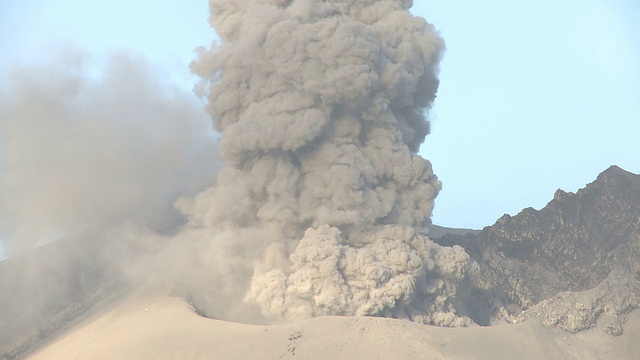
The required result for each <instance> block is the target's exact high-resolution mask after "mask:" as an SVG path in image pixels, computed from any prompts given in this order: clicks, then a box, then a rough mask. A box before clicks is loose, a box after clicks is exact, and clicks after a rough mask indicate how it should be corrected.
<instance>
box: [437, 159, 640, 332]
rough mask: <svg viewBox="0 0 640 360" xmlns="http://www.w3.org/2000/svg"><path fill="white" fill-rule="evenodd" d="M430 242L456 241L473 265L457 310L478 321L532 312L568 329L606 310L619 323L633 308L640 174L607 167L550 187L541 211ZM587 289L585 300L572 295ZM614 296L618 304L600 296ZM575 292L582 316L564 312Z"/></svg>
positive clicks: (639, 272) (639, 244)
mask: <svg viewBox="0 0 640 360" xmlns="http://www.w3.org/2000/svg"><path fill="white" fill-rule="evenodd" d="M436 241H437V242H439V243H440V244H442V245H460V246H462V247H464V248H465V249H466V251H467V252H468V253H469V254H470V255H471V257H472V258H473V259H474V260H476V261H477V262H478V264H479V270H478V272H477V274H476V275H475V278H474V279H473V286H471V290H468V291H469V292H470V293H469V294H467V296H466V299H465V300H464V302H466V304H462V308H463V309H466V311H467V312H468V313H469V316H471V317H472V318H473V319H474V320H476V322H478V323H480V324H489V323H491V322H492V321H495V320H496V319H501V318H502V319H507V320H510V321H518V320H523V319H526V318H528V317H530V316H532V314H537V315H540V316H546V319H547V321H545V322H546V323H547V324H549V325H552V326H559V327H561V328H563V329H565V330H569V331H572V332H575V331H579V330H581V329H582V328H584V327H591V326H594V325H595V323H596V321H597V319H598V318H599V315H600V314H604V313H605V307H606V312H607V316H609V315H611V316H614V315H615V316H616V320H612V321H613V322H616V321H618V322H619V320H620V318H621V317H622V316H623V315H624V313H626V312H628V311H631V310H632V309H633V308H637V307H638V298H639V296H638V294H639V293H638V292H637V291H638V289H640V286H638V283H637V282H638V278H639V277H640V260H639V259H640V176H639V175H635V174H632V173H629V172H627V171H625V170H622V169H620V168H619V167H617V166H612V167H610V168H609V169H607V170H606V171H604V172H603V173H601V174H600V175H599V176H598V178H597V179H596V180H595V181H594V182H592V183H591V184H588V185H587V186H586V187H585V188H583V189H581V190H579V191H578V192H577V193H576V194H572V193H567V192H564V191H562V190H558V191H556V193H555V196H554V199H553V200H551V202H549V203H548V204H547V206H545V207H544V208H543V209H541V210H538V211H536V210H534V209H532V208H527V209H524V210H523V211H522V212H520V213H519V214H518V215H516V216H513V217H512V216H509V215H504V216H503V217H501V218H500V219H499V220H498V221H497V222H496V223H495V224H494V225H492V226H489V227H486V228H484V229H483V230H482V231H481V232H480V233H478V234H468V235H465V236H457V235H453V234H447V235H444V236H443V237H442V238H440V239H436ZM614 273H615V276H613V275H612V274H614ZM598 289H600V290H598ZM587 290H589V291H590V293H589V294H590V295H588V297H589V299H586V298H584V296H587V295H584V294H583V295H578V293H580V292H585V291H587ZM613 293H615V294H618V296H617V298H619V299H620V304H619V305H620V306H617V305H616V301H617V300H616V301H614V300H615V299H613V298H611V299H610V296H609V295H606V294H613ZM570 294H574V295H570ZM578 297H580V298H581V300H580V301H582V302H583V303H584V304H587V305H584V304H582V305H580V306H578V307H581V306H582V307H583V308H581V309H580V311H578V312H581V314H582V315H580V317H581V319H582V320H577V317H576V316H571V313H572V311H573V313H576V311H574V310H576V307H575V306H574V305H575V304H571V303H572V302H575V301H578V300H576V299H577V298H578ZM536 304H539V305H536ZM589 304H590V305H589ZM611 304H613V305H611ZM534 307H535V309H534ZM587 308H588V309H587ZM527 309H531V310H530V311H528V312H525V313H522V311H524V310H527ZM563 309H564V310H563ZM551 312H553V313H554V314H555V315H553V314H551ZM612 314H613V315H612ZM518 316H520V317H519V318H518ZM572 322H573V323H572ZM570 323H572V324H570ZM615 332H616V331H612V333H615Z"/></svg>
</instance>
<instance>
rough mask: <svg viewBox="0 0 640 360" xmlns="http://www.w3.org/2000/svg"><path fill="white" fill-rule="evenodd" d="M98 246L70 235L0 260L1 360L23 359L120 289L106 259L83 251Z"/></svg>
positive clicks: (89, 251)
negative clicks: (22, 355) (33, 349)
mask: <svg viewBox="0 0 640 360" xmlns="http://www.w3.org/2000/svg"><path fill="white" fill-rule="evenodd" d="M84 236H88V237H89V238H91V235H90V234H84ZM84 236H83V237H84ZM83 240H85V241H83ZM94 250H95V244H92V243H91V242H88V241H86V239H83V238H82V237H78V238H67V239H64V240H61V241H57V242H55V243H51V244H47V245H45V246H42V247H40V248H37V249H35V250H32V251H30V252H28V253H24V254H20V255H18V256H15V257H11V258H9V259H6V260H4V261H1V262H0V359H2V360H8V359H15V358H17V357H19V356H20V355H21V354H23V353H24V352H26V351H28V350H29V349H30V348H32V347H34V346H35V345H37V344H38V343H39V342H40V341H42V340H43V339H45V338H47V337H48V336H50V335H52V334H55V333H57V332H58V331H59V330H60V329H61V328H63V327H64V326H66V325H67V324H69V323H70V322H71V321H73V320H74V319H76V318H77V317H78V316H80V315H82V314H83V313H85V312H86V311H87V310H88V309H90V308H91V307H93V306H94V305H95V304H97V303H98V302H100V301H102V300H104V299H107V298H109V297H110V296H114V294H119V293H121V292H122V290H123V284H122V282H119V281H116V280H115V279H116V277H115V276H114V274H110V273H109V272H108V271H106V269H107V267H106V266H105V264H104V262H103V261H102V259H99V258H96V256H86V255H84V254H95V253H94V252H93V251H94Z"/></svg>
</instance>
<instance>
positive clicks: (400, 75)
mask: <svg viewBox="0 0 640 360" xmlns="http://www.w3.org/2000/svg"><path fill="white" fill-rule="evenodd" d="M411 3H412V2H411V1H406V0H405V1H398V0H396V1H372V0H357V1H356V0H351V1H349V0H342V1H336V0H333V1H313V0H307V1H304V0H302V1H285V0H270V1H269V0H266V1H265V0H261V1H257V0H256V1H248V0H236V1H232V0H211V1H210V5H211V19H210V21H211V23H212V24H213V26H214V27H215V28H216V31H217V33H218V35H219V36H220V39H221V41H220V43H219V44H214V46H212V49H211V50H209V51H203V52H202V53H201V55H200V58H199V59H198V60H197V61H196V62H194V64H193V65H192V67H193V69H194V71H196V72H197V73H198V74H200V75H201V76H202V77H203V78H204V79H205V80H206V81H208V85H209V86H210V87H209V88H208V96H209V103H208V107H207V109H208V111H209V113H210V114H211V117H212V118H213V122H214V125H215V127H216V129H217V130H218V131H220V132H221V133H222V140H221V143H220V150H221V154H222V157H223V159H224V162H225V167H224V168H223V169H222V170H221V172H220V174H219V178H218V184H217V186H216V187H215V188H212V189H210V190H208V191H205V192H203V193H201V194H200V195H198V196H197V197H195V198H194V199H191V200H183V201H181V202H180V203H179V204H178V206H179V207H180V208H181V210H182V211H183V212H184V213H185V214H186V215H187V216H188V217H189V218H190V223H191V226H193V227H195V228H201V229H215V230H211V231H212V233H215V234H218V235H212V236H211V239H213V240H211V241H213V242H217V246H216V247H217V248H218V249H226V255H225V256H220V255H218V256H219V257H220V258H222V257H226V258H227V259H226V260H225V261H228V262H230V263H231V264H232V267H233V271H229V272H233V273H234V274H246V275H247V278H248V277H251V280H250V281H248V280H247V281H246V286H248V291H243V293H244V296H245V301H247V302H249V303H253V304H257V305H258V306H259V307H260V308H261V310H262V312H263V313H264V314H265V315H267V316H270V317H276V318H287V319H296V318H300V317H308V316H321V315H376V316H394V317H402V318H410V319H412V320H415V321H420V322H425V323H430V324H438V325H444V326H459V325H465V324H468V323H469V322H470V320H469V319H467V318H465V317H460V316H458V315H456V312H455V308H454V304H455V293H456V284H457V283H458V282H459V281H460V280H462V279H463V278H464V277H465V276H466V274H467V273H469V271H471V270H472V269H473V268H474V264H473V263H472V262H471V261H470V259H469V256H468V255H467V254H466V253H465V252H464V250H463V249H462V248H460V247H453V248H449V247H442V246H439V245H437V244H435V243H433V242H432V241H431V240H429V239H428V238H427V237H426V236H423V235H421V234H420V233H419V231H418V229H424V228H425V227H426V226H427V225H429V224H430V216H431V212H432V209H433V204H434V198H435V197H436V195H437V194H438V191H439V190H440V188H441V184H440V182H439V181H438V179H437V177H436V176H435V175H434V174H433V171H432V169H431V164H430V163H429V161H427V160H425V159H423V158H421V157H420V156H418V155H416V152H417V150H418V148H419V146H420V144H421V143H422V142H423V140H424V138H425V136H426V135H427V134H428V132H429V124H428V122H427V121H426V119H425V118H424V116H423V111H424V110H425V109H427V108H429V107H430V105H431V103H432V101H433V99H434V98H435V93H436V90H437V87H438V80H437V67H438V63H439V59H440V55H441V52H442V50H443V47H444V44H443V41H442V39H441V38H440V37H439V36H438V34H437V33H436V32H435V31H434V29H433V27H432V26H431V25H430V24H428V23H427V22H425V20H424V19H422V18H419V17H414V16H412V15H411V14H410V13H409V11H408V9H409V7H410V6H411ZM221 234H224V235H221ZM230 234H232V235H230ZM238 254H241V255H242V256H243V257H244V258H245V261H239V260H237V261H234V260H233V259H234V257H238V258H239V255H238ZM246 257H253V259H249V260H247V259H246ZM250 260H255V261H254V262H253V263H251V264H248V263H247V262H248V261H250ZM256 264H257V265H256ZM245 290H246V289H245Z"/></svg>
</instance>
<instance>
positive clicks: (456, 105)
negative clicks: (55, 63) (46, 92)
mask: <svg viewBox="0 0 640 360" xmlns="http://www.w3.org/2000/svg"><path fill="white" fill-rule="evenodd" d="M414 3H415V6H414V8H413V9H412V11H413V13H414V14H416V15H419V16H423V17H425V18H426V19H427V20H428V21H429V22H430V23H432V24H434V25H435V26H436V28H437V29H438V31H440V33H441V34H442V36H443V37H444V39H445V41H446V44H447V51H446V53H445V56H444V59H443V61H442V64H441V74H440V75H441V76H440V81H441V83H440V89H439V92H438V97H437V99H436V103H435V106H434V108H433V109H432V110H431V112H430V118H431V121H432V134H431V135H429V136H428V137H427V139H426V141H425V143H424V144H423V146H422V147H421V149H420V154H421V155H422V156H423V157H425V158H427V159H429V160H430V161H431V162H432V163H433V167H434V171H435V172H436V174H437V175H438V177H439V178H440V179H441V180H442V182H443V190H442V191H441V193H440V195H439V196H438V198H437V199H436V207H435V210H434V216H433V222H434V223H436V224H439V225H443V226H451V227H465V228H482V227H484V226H488V225H491V224H493V223H494V222H495V220H496V219H497V218H499V217H500V216H502V215H503V214H505V213H508V214H511V215H515V214H517V213H518V212H519V211H520V210H521V209H523V208H525V207H534V208H536V209H539V208H541V207H543V206H544V205H545V204H546V203H547V202H548V201H550V200H551V199H552V198H553V193H554V192H555V190H556V189H558V188H561V189H563V190H565V191H572V192H575V191H577V190H578V189H579V188H581V187H584V186H585V185H586V184H587V183H589V182H591V181H593V180H594V179H595V177H596V176H597V175H598V173H600V172H601V171H603V170H605V169H606V168H607V167H608V166H610V165H612V164H617V165H619V166H621V167H622V168H624V169H626V170H628V171H631V172H634V173H640V160H639V159H638V154H640V141H638V137H639V136H638V135H639V134H640V121H639V120H640V2H637V1H635V0H608V1H605V0H581V1H577V0H554V1H550V0H536V1H532V0H522V1H517V2H514V1H508V0H487V1H471V0H459V1H451V0H434V1H415V2H414ZM207 16H208V4H207V1H206V0H197V1H195V0H189V1H184V0H181V1H179V0H165V1H162V2H157V1H153V2H152V1H150V0H139V1H124V0H111V1H97V0H85V1H82V2H79V1H75V0H73V1H72V0H56V1H53V0H2V1H0V81H2V79H3V78H4V77H6V76H7V75H8V74H9V73H10V72H11V70H12V69H13V68H15V67H16V66H18V65H24V64H39V63H47V61H48V60H49V59H50V58H51V57H52V56H54V55H55V53H56V51H58V50H59V49H64V48H76V49H80V50H82V51H84V52H85V53H86V54H88V55H89V56H90V57H91V59H92V64H94V66H95V69H96V71H98V70H97V69H99V68H100V66H101V61H104V59H105V57H106V56H108V55H109V54H111V53H114V52H116V53H117V52H120V53H122V52H124V53H132V54H134V55H136V56H140V57H143V58H146V59H148V60H149V61H150V62H151V63H153V64H154V66H158V67H160V68H162V69H163V71H162V75H163V76H165V77H166V81H167V82H168V83H172V84H175V85H177V86H180V87H183V88H185V89H188V90H190V89H191V88H192V87H193V85H194V83H195V82H196V81H197V79H196V78H195V77H193V76H192V75H191V74H190V73H189V69H188V64H189V62H190V61H191V60H192V59H193V58H194V49H195V48H196V47H198V46H207V45H209V44H210V42H211V40H212V39H213V38H214V36H215V35H214V31H213V30H212V29H211V28H210V27H209V26H208V24H207Z"/></svg>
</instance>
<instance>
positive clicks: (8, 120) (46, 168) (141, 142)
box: [0, 50, 216, 252]
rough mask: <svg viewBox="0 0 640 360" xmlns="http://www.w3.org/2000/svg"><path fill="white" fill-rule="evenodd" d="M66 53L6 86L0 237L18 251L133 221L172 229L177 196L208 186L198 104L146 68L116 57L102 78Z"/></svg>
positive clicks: (209, 163) (210, 156)
mask: <svg viewBox="0 0 640 360" xmlns="http://www.w3.org/2000/svg"><path fill="white" fill-rule="evenodd" d="M86 63H88V61H87V59H86V56H85V55H84V54H81V53H80V52H77V51H73V50H69V51H64V52H63V53H62V54H61V55H60V56H58V58H57V59H56V60H53V61H52V62H51V63H50V64H47V65H44V66H25V67H22V68H20V69H16V70H15V71H13V72H12V74H11V77H10V80H9V82H8V84H5V86H4V88H2V89H0V91H1V92H0V156H1V158H0V164H1V166H2V173H1V175H0V193H1V194H3V196H2V200H1V201H0V214H1V216H0V233H1V234H2V235H4V236H5V237H6V238H7V239H9V241H8V246H7V247H8V250H9V252H12V251H20V250H24V249H28V248H31V247H33V246H34V245H37V244H38V243H41V242H42V241H46V240H51V239H53V238H57V237H60V236H65V235H71V234H74V233H76V232H78V231H81V230H86V229H94V228H96V227H105V226H110V225H114V224H117V223H119V222H123V221H133V222H136V223H138V224H140V225H143V226H148V227H150V228H152V229H156V230H159V231H166V230H169V229H170V228H171V227H175V226H176V225H177V224H178V222H179V221H180V220H179V216H176V215H178V214H177V212H176V211H175V210H173V208H172V204H173V202H174V201H175V199H177V197H178V196H181V195H184V194H189V193H195V192H196V191H198V190H200V189H202V188H203V187H205V186H206V185H208V184H210V183H211V181H212V179H213V176H214V170H215V164H216V158H215V156H214V154H215V150H214V149H215V147H214V141H213V138H212V136H211V134H210V132H209V131H207V125H206V119H205V115H204V113H203V112H202V111H201V110H200V107H201V105H200V104H199V103H198V102H197V101H195V99H194V98H193V97H192V96H190V95H189V94H188V93H183V92H182V91H180V90H177V89H174V88H170V87H168V86H166V84H164V83H163V82H162V81H161V80H160V77H159V76H158V75H159V74H158V73H157V72H154V69H152V68H151V67H150V66H149V64H146V63H145V62H144V61H142V60H138V59H133V58H131V57H129V56H126V55H119V56H113V57H111V58H110V59H109V60H108V62H107V66H106V68H105V69H104V71H103V73H101V74H100V75H99V76H97V77H96V76H95V74H93V75H92V74H91V73H89V71H87V69H86Z"/></svg>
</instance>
